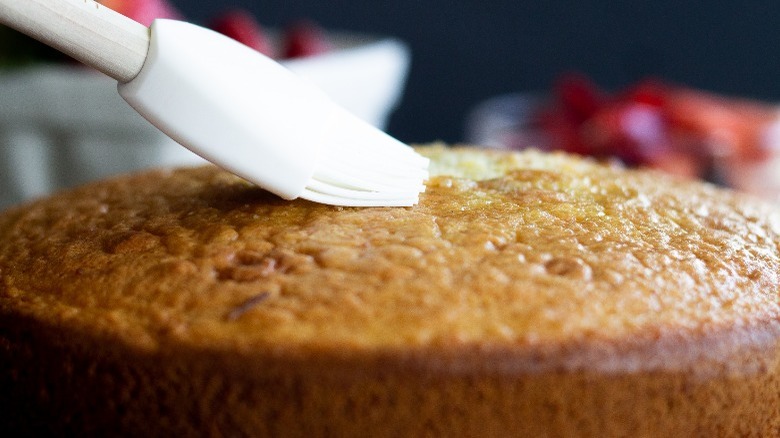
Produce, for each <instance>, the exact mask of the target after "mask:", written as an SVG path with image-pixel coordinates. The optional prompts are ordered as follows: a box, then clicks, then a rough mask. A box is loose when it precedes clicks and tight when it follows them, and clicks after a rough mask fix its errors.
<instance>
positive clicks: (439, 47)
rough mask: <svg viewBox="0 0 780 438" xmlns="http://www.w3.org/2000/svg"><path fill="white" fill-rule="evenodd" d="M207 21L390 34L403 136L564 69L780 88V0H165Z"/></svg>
mask: <svg viewBox="0 0 780 438" xmlns="http://www.w3.org/2000/svg"><path fill="white" fill-rule="evenodd" d="M171 2H172V3H173V4H174V5H175V6H176V7H177V8H178V9H179V10H180V11H181V12H182V13H183V14H184V15H185V16H187V17H188V18H189V19H191V20H195V21H199V22H201V23H206V22H208V21H209V20H210V19H212V18H213V17H215V16H217V15H219V14H221V13H222V12H224V11H225V10H226V9H228V8H244V9H247V10H249V11H251V12H252V13H253V14H254V15H255V16H256V17H257V19H258V20H259V21H260V22H261V23H262V24H264V25H266V26H269V27H277V28H278V27H283V26H285V25H287V24H289V23H290V22H293V21H295V20H297V19H300V18H302V17H305V18H310V19H313V20H315V21H316V22H318V23H320V24H321V25H322V26H324V27H326V28H328V29H339V30H349V31H357V32H366V33H373V34H384V35H393V36H396V37H398V38H400V39H402V40H403V41H405V42H406V43H407V44H408V45H409V46H410V48H411V53H412V63H411V71H410V74H409V77H408V81H407V86H406V90H405V93H404V95H403V99H402V101H401V103H400V106H399V108H398V109H397V110H396V111H395V113H394V115H393V116H392V119H391V121H390V124H389V126H388V129H389V130H390V132H391V133H393V134H394V135H396V136H398V137H399V138H401V139H402V140H404V141H407V142H426V141H432V140H437V139H440V140H444V141H447V142H456V141H460V140H462V139H463V137H464V118H465V117H466V115H467V113H468V111H469V110H470V109H471V108H472V107H473V106H474V105H475V104H477V103H478V102H480V101H482V100H484V99H487V98H489V97H492V96H495V95H499V94H503V93H510V92H523V91H544V90H547V89H549V87H550V86H551V84H552V82H553V81H554V80H555V79H556V78H557V77H558V76H559V75H561V74H563V73H567V72H570V71H577V72H582V73H584V74H587V75H589V76H590V77H591V78H592V79H593V80H594V81H595V82H596V83H598V84H599V85H600V86H602V87H605V88H607V89H617V88H621V87H624V86H626V85H628V84H631V83H633V82H635V81H637V80H640V79H642V78H645V77H647V76H657V77H660V78H663V79H666V80H669V81H673V82H677V83H682V84H685V85H688V86H691V87H696V88H703V89H706V90H710V91H716V92H722V93H726V94H730V95H740V96H748V97H755V98H761V99H766V100H770V101H775V100H780V85H779V79H780V55H779V54H780V24H779V23H780V2H777V1H773V0H752V1H749V2H713V1H705V0H691V1H683V2H681V1H676V0H653V1H632V2H605V1H597V0H550V1H516V0H489V1H484V0H424V1H420V0H372V1H365V0H330V1H320V0H263V1H253V0H213V1H208V2H204V1H200V0H171Z"/></svg>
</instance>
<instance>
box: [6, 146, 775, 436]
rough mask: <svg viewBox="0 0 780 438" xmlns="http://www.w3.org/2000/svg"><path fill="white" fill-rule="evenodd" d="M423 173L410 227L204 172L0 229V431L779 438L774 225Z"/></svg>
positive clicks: (524, 161) (528, 169)
mask: <svg viewBox="0 0 780 438" xmlns="http://www.w3.org/2000/svg"><path fill="white" fill-rule="evenodd" d="M421 151H422V152H423V153H424V154H426V155H428V156H430V157H431V158H432V159H433V161H432V172H433V176H432V177H431V179H430V180H429V181H428V183H427V184H428V188H427V191H426V192H425V193H424V194H423V195H422V197H421V200H420V203H419V205H417V206H415V207H413V208H366V209H359V208H337V207H332V206H325V205H317V204H313V203H310V202H306V201H294V202H287V201H283V200H280V199H278V198H276V197H274V196H272V195H270V194H268V193H266V192H264V191H262V190H260V189H258V188H256V187H253V186H251V185H249V184H247V183H245V182H243V181H242V180H240V179H238V178H236V177H233V176H231V175H229V174H226V173H224V172H221V171H219V170H217V169H216V168H213V167H203V168H196V169H180V170H172V171H151V172H145V173H139V174H133V175H127V176H122V177H117V178H115V179H112V180H108V181H104V182H99V183H95V184H92V185H88V186H85V187H81V188H78V189H75V190H71V191H68V192H64V193H61V194H59V195H57V196H54V197H51V198H49V199H44V200H41V201H38V202H34V203H30V204H28V205H24V206H21V207H18V208H14V209H11V210H9V211H6V212H5V213H3V214H2V215H0V367H1V368H2V373H1V374H0V390H2V393H1V394H0V412H2V414H0V415H2V422H3V424H2V425H0V426H2V430H6V431H8V430H16V431H20V433H22V434H45V433H53V432H56V434H75V435H102V436H116V435H128V436H177V437H178V436H187V435H192V436H209V435H213V436H245V435H246V436H307V437H308V436H339V437H341V436H360V437H378V436H393V437H406V436H409V437H412V436H447V437H456V436H479V437H484V436H512V435H516V436H593V437H608V436H632V437H639V436H707V437H712V436H776V435H777V434H778V431H780V365H779V363H778V359H780V348H779V345H778V339H779V338H778V336H779V335H780V319H779V316H780V207H777V206H774V205H771V204H768V203H763V202H761V201H758V200H755V199H751V198H748V197H746V196H743V195H739V194H736V193H733V192H729V191H725V190H722V189H718V188H716V187H714V186H710V185H705V184H701V183H695V182H685V181H679V180H674V179H669V178H667V177H664V176H662V175H660V174H658V173H653V172H649V171H647V172H646V171H626V170H621V169H618V168H614V167H609V166H604V165H600V164H596V163H594V162H591V161H588V160H584V159H580V158H576V157H573V156H566V155H546V154H542V153H539V152H534V151H528V152H523V153H514V154H510V153H503V152H487V151H485V150H478V149H466V148H463V149H461V148H457V149H456V148H445V147H441V146H435V147H427V148H422V149H421Z"/></svg>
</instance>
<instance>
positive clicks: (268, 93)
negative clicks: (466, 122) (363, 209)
mask: <svg viewBox="0 0 780 438" xmlns="http://www.w3.org/2000/svg"><path fill="white" fill-rule="evenodd" d="M150 41H151V43H150V47H149V54H148V55H147V59H146V62H145V64H144V66H143V68H142V69H141V72H140V73H139V74H138V76H137V77H135V78H134V79H133V80H131V81H129V82H127V83H123V84H119V94H120V95H121V96H122V97H123V98H124V99H125V100H126V101H127V102H128V103H130V105H131V106H132V107H133V108H135V109H136V110H137V111H138V112H139V113H140V114H141V115H142V116H144V117H145V118H146V119H147V120H149V121H150V122H151V123H152V124H154V125H155V126H157V127H158V128H159V129H160V130H161V131H162V132H164V133H165V134H167V135H168V136H170V137H171V138H172V139H174V140H176V141H177V142H178V143H180V144H181V145H183V146H185V147H187V148H188V149H190V150H192V151H193V152H195V153H196V154H198V155H200V156H201V157H203V158H205V159H206V160H208V161H211V162H212V163H214V164H216V165H218V166H220V167H222V168H224V169H225V170H228V171H230V172H232V173H234V174H236V175H238V176H240V177H242V178H244V179H246V180H248V181H250V182H252V183H255V184H257V185H259V186H260V187H263V188H264V189H266V190H268V191H270V192H273V193H275V194H277V195H279V196H281V197H282V198H284V199H295V198H298V197H302V198H304V199H308V200H310V201H314V202H319V203H325V204H332V205H340V206H411V205H414V204H415V203H416V202H417V200H418V197H419V194H420V193H421V192H422V191H423V190H424V189H425V186H424V182H425V180H426V179H427V177H428V172H427V165H428V160H427V159H425V158H423V157H422V156H420V155H418V154H417V153H416V152H415V151H414V150H413V149H412V148H410V147H408V146H406V145H404V144H403V143H400V142H399V141H397V140H395V139H394V138H392V137H390V136H389V135H387V134H385V133H384V132H382V131H380V130H379V129H377V128H375V127H374V126H372V125H369V124H368V123H366V122H364V121H363V120H361V119H359V118H358V117H356V116H354V115H352V114H351V113H349V112H347V111H346V110H344V109H343V108H341V107H340V106H338V105H336V104H335V103H334V102H333V101H332V100H331V99H330V98H329V97H328V96H326V95H325V93H323V92H322V91H321V90H319V89H318V88H316V87H314V86H313V85H312V84H311V83H310V82H308V81H306V80H304V79H302V78H301V77H299V76H297V75H295V74H294V73H292V72H291V71H289V70H288V69H286V68H284V67H283V66H281V65H280V64H278V63H277V62H276V61H274V60H272V59H270V58H268V57H266V56H264V55H262V54H260V53H259V52H257V51H255V50H252V49H250V48H248V47H247V46H245V45H243V44H240V43H238V42H236V41H235V40H233V39H231V38H228V37H225V36H224V35H221V34H218V33H216V32H213V31H211V30H208V29H205V28H202V27H199V26H196V25H193V24H190V23H185V22H180V21H175V20H156V21H155V22H154V23H153V24H152V27H151V39H150Z"/></svg>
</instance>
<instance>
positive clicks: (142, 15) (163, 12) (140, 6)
mask: <svg viewBox="0 0 780 438" xmlns="http://www.w3.org/2000/svg"><path fill="white" fill-rule="evenodd" d="M97 2H98V3H101V4H103V5H105V6H106V7H107V8H109V9H113V10H114V11H116V12H119V13H120V14H122V15H124V16H126V17H128V18H132V19H133V20H135V21H137V22H139V23H141V24H143V25H144V26H149V25H151V24H152V21H154V19H155V18H180V17H181V14H180V13H179V12H178V11H177V10H176V8H174V7H173V5H171V4H170V3H168V1H167V0H97Z"/></svg>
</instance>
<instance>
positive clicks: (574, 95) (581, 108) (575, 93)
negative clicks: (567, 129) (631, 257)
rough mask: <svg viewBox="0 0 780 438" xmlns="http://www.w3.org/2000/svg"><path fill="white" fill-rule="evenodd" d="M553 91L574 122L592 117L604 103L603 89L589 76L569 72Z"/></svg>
mask: <svg viewBox="0 0 780 438" xmlns="http://www.w3.org/2000/svg"><path fill="white" fill-rule="evenodd" d="M553 93H554V95H555V97H556V98H557V99H558V101H559V103H560V105H561V106H562V109H563V110H564V111H565V112H566V113H567V114H569V116H570V117H571V118H572V119H573V121H574V122H582V121H584V120H585V119H587V118H588V117H591V116H592V115H593V114H595V113H596V111H598V110H599V108H601V106H602V105H604V102H605V100H606V98H605V96H604V95H603V93H602V91H601V90H600V89H599V88H598V87H597V86H596V85H595V84H594V83H593V82H592V81H591V80H590V79H588V78H587V77H585V76H582V75H577V74H569V75H566V76H564V77H562V78H561V79H560V80H559V81H558V83H557V84H555V87H554V90H553Z"/></svg>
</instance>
